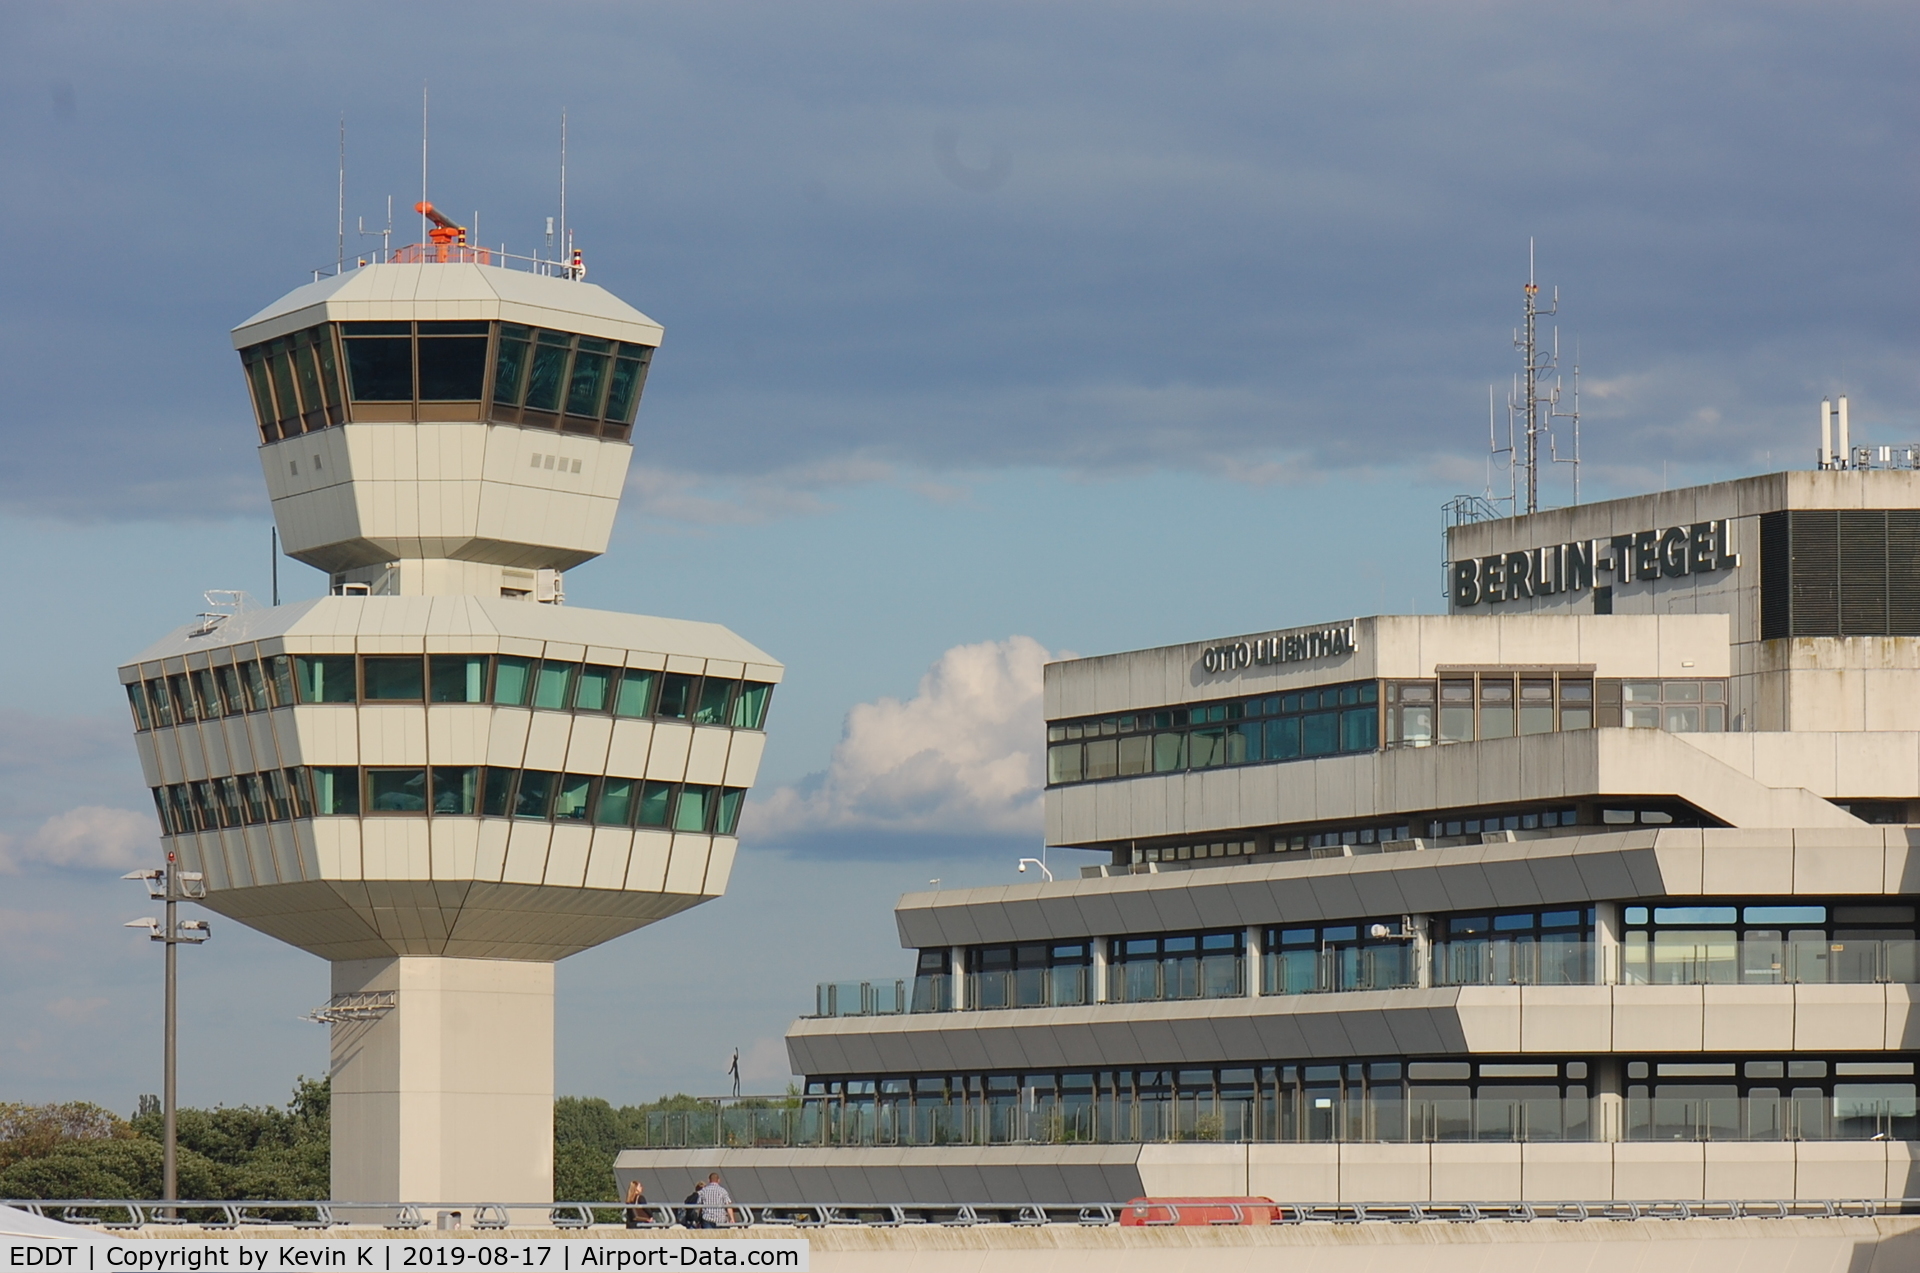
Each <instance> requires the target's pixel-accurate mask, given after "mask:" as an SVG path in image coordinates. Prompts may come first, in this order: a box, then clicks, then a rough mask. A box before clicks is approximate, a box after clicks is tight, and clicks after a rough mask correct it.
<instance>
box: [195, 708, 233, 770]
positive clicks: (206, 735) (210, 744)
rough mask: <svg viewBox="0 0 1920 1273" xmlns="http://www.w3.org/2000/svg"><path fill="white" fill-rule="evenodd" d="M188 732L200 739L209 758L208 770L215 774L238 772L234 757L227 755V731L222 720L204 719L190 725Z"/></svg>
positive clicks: (203, 750) (201, 745)
mask: <svg viewBox="0 0 1920 1273" xmlns="http://www.w3.org/2000/svg"><path fill="white" fill-rule="evenodd" d="M188 732H189V733H190V734H192V735H193V737H194V738H195V739H197V740H198V741H199V744H200V749H201V752H202V754H203V755H205V756H206V758H207V772H208V773H209V774H213V775H216V776H218V775H220V774H230V773H236V772H238V771H237V770H235V769H234V767H233V758H232V757H230V756H229V755H227V738H226V732H225V731H224V730H222V729H221V728H220V722H219V721H217V720H215V721H202V722H200V723H199V724H198V725H193V726H190V727H189V729H188Z"/></svg>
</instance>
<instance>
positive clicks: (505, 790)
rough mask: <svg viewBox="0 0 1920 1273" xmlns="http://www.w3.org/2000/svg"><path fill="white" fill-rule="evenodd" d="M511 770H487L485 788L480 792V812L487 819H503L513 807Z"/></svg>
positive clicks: (512, 773) (512, 774)
mask: <svg viewBox="0 0 1920 1273" xmlns="http://www.w3.org/2000/svg"><path fill="white" fill-rule="evenodd" d="M515 773H516V771H515V770H512V769H488V770H487V777H486V786H485V787H484V788H482V790H481V799H480V812H481V813H483V814H485V815H486V816H487V817H489V818H504V817H506V816H507V810H508V809H510V808H511V807H512V806H513V779H514V775H515Z"/></svg>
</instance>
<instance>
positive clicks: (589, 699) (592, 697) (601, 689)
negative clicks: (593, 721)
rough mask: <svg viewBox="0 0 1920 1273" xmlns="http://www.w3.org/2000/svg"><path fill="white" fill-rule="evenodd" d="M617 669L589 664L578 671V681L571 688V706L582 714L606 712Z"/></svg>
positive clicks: (598, 664)
mask: <svg viewBox="0 0 1920 1273" xmlns="http://www.w3.org/2000/svg"><path fill="white" fill-rule="evenodd" d="M618 671H619V669H618V668H611V667H607V666H606V665H604V664H601V663H589V664H587V665H586V666H585V667H583V668H581V669H580V679H579V681H578V682H577V683H576V684H575V685H574V687H573V706H574V708H575V710H577V711H582V712H604V711H606V710H607V698H608V694H609V692H610V691H611V690H612V688H613V678H614V676H615V674H616V673H617V672H618Z"/></svg>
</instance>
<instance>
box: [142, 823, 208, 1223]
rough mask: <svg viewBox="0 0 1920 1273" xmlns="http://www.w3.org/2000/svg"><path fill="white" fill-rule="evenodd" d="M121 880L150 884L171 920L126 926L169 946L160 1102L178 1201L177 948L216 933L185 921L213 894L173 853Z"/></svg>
mask: <svg viewBox="0 0 1920 1273" xmlns="http://www.w3.org/2000/svg"><path fill="white" fill-rule="evenodd" d="M120 878H121V879H123V880H145V881H146V884H147V896H148V897H150V898H152V899H153V900H155V901H165V902H166V904H167V909H166V918H165V920H158V919H152V918H147V919H131V920H128V921H127V925H126V926H127V927H128V928H144V929H146V930H147V936H148V938H149V939H150V940H152V941H157V942H163V943H165V945H166V948H167V992H166V1027H165V1037H166V1041H165V1044H164V1048H165V1052H166V1059H165V1062H164V1074H163V1077H162V1079H161V1097H160V1101H161V1120H162V1124H163V1127H164V1131H163V1133H162V1139H163V1149H162V1159H161V1176H162V1181H161V1191H160V1197H161V1198H162V1200H164V1201H166V1202H173V1201H175V1200H176V1199H178V1198H179V1197H180V1182H179V1174H178V1170H177V1167H178V1162H177V1154H176V1152H175V1145H174V1140H175V1136H174V1095H175V1091H174V1089H175V1086H176V1083H175V1079H176V1077H177V1076H178V1074H179V1064H178V1058H177V1056H176V1053H177V1052H178V1047H177V1044H178V1042H179V1028H178V1023H179V1011H178V1009H179V1002H180V996H179V992H178V976H177V965H178V957H177V956H176V955H175V953H174V948H175V947H176V946H182V945H186V946H198V945H199V944H200V943H201V942H203V941H205V940H206V939H207V938H208V937H210V936H212V930H211V929H209V928H208V927H207V921H206V920H204V919H181V918H180V917H179V910H180V903H181V902H183V901H199V900H200V899H201V898H203V897H205V896H206V895H207V885H206V878H205V877H204V876H203V875H201V873H200V872H198V871H182V870H180V869H179V865H178V863H177V862H176V861H175V860H174V855H173V854H172V853H169V854H167V864H166V865H165V866H163V867H155V868H153V869H151V870H146V871H129V872H127V873H126V874H125V875H123V876H121V877H120Z"/></svg>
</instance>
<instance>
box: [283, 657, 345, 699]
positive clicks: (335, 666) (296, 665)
mask: <svg viewBox="0 0 1920 1273" xmlns="http://www.w3.org/2000/svg"><path fill="white" fill-rule="evenodd" d="M293 670H294V679H295V680H296V681H298V682H299V686H300V701H301V702H303V703H351V702H353V700H354V684H353V681H354V668H353V656H352V655H351V654H296V655H294V656H293Z"/></svg>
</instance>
